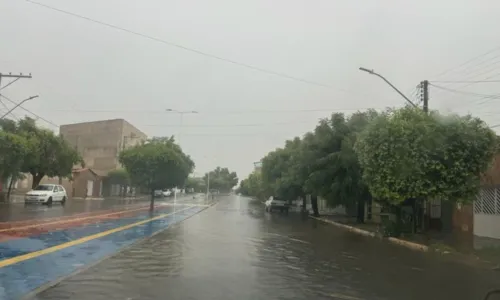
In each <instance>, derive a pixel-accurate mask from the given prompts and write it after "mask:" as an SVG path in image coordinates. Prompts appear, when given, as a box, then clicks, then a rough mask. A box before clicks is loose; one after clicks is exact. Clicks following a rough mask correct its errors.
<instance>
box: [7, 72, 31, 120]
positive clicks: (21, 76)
mask: <svg viewBox="0 0 500 300" xmlns="http://www.w3.org/2000/svg"><path fill="white" fill-rule="evenodd" d="M4 77H5V78H14V80H12V81H11V82H9V83H7V84H6V85H4V86H3V87H2V78H4ZM21 78H30V79H31V78H32V77H31V73H29V74H28V75H23V73H19V75H16V74H12V73H9V74H3V73H0V90H3V89H5V88H6V87H8V86H9V85H11V84H13V83H14V82H16V81H18V80H19V79H21ZM1 95H2V94H0V96H1ZM36 97H38V96H36ZM36 97H31V98H28V99H26V100H24V101H22V102H21V103H19V104H17V105H16V106H14V108H12V109H11V110H9V111H8V112H7V113H6V114H5V115H3V116H2V117H1V118H0V119H3V118H4V117H6V116H7V115H8V114H10V113H11V112H12V111H13V110H14V109H15V108H17V107H18V106H20V105H21V104H22V103H23V102H25V101H28V100H31V99H33V98H36ZM0 102H2V100H0ZM4 106H5V104H4ZM5 108H7V106H5Z"/></svg>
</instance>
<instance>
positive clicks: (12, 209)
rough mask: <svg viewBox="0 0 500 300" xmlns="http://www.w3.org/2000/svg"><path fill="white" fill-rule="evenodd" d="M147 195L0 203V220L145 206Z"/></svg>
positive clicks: (70, 214)
mask: <svg viewBox="0 0 500 300" xmlns="http://www.w3.org/2000/svg"><path fill="white" fill-rule="evenodd" d="M161 200H162V199H160V201H161ZM148 204H149V199H148V197H143V198H139V199H133V200H131V199H125V198H119V197H114V198H107V199H104V200H83V199H82V200H77V199H72V200H71V201H68V202H67V203H66V204H65V205H61V204H60V203H54V204H53V205H52V206H50V207H49V206H47V205H42V204H29V205H24V203H0V222H13V221H14V222H17V221H32V220H38V219H46V218H58V217H66V216H75V215H78V214H88V213H93V212H100V211H113V210H119V209H126V208H131V207H141V206H147V205H148Z"/></svg>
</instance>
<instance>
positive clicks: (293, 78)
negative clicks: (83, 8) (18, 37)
mask: <svg viewBox="0 0 500 300" xmlns="http://www.w3.org/2000/svg"><path fill="white" fill-rule="evenodd" d="M25 1H26V2H28V3H31V4H35V5H38V6H40V7H43V8H46V9H49V10H53V11H57V12H60V13H63V14H66V15H69V16H72V17H76V18H79V19H82V20H86V21H89V22H92V23H95V24H99V25H102V26H105V27H109V28H112V29H115V30H119V31H122V32H126V33H129V34H132V35H135V36H139V37H143V38H146V39H149V40H152V41H155V42H159V43H162V44H165V45H168V46H171V47H175V48H178V49H182V50H185V51H189V52H192V53H196V54H199V55H203V56H206V57H210V58H213V59H217V60H220V61H224V62H226V63H230V64H234V65H238V66H241V67H244V68H247V69H251V70H254V71H258V72H262V73H267V74H271V75H274V76H278V77H283V78H287V79H290V80H294V81H299V82H302V83H306V84H310V85H316V86H321V87H325V88H333V89H336V90H339V91H342V92H346V93H353V91H350V90H347V89H342V88H334V87H333V86H331V85H327V84H324V83H319V82H315V81H311V80H307V79H303V78H300V77H295V76H292V75H288V74H285V73H281V72H277V71H273V70H269V69H264V68H261V67H257V66H254V65H250V64H246V63H242V62H238V61H236V60H232V59H228V58H224V57H222V56H218V55H215V54H210V53H207V52H204V51H201V50H197V49H194V48H190V47H187V46H183V45H180V44H177V43H173V42H169V41H166V40H163V39H160V38H157V37H154V36H151V35H147V34H143V33H140V32H137V31H133V30H130V29H126V28H123V27H120V26H117V25H113V24H110V23H106V22H103V21H99V20H96V19H92V18H89V17H86V16H83V15H79V14H76V13H73V12H70V11H66V10H62V9H59V8H56V7H53V6H50V5H47V4H43V3H40V2H36V1H32V0H25Z"/></svg>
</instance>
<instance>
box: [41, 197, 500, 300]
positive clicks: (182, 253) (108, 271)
mask: <svg viewBox="0 0 500 300" xmlns="http://www.w3.org/2000/svg"><path fill="white" fill-rule="evenodd" d="M495 287H496V288H500V272H498V271H492V270H487V269H483V268H480V267H471V266H468V265H465V264H462V263H460V262H454V261H453V260H451V259H446V258H443V257H441V256H437V255H432V254H425V253H420V252H414V251H411V250H407V249H405V248H401V247H399V246H396V245H392V244H388V243H386V242H384V241H379V240H376V239H372V238H367V237H362V236H358V235H354V234H352V233H349V232H346V231H344V230H341V229H338V228H335V227H332V226H330V225H326V224H323V223H320V222H318V221H315V220H313V219H304V218H302V217H301V216H299V215H295V214H292V213H290V214H289V215H288V216H287V215H281V214H273V215H270V214H267V213H264V211H263V207H262V205H261V204H260V203H256V202H253V201H250V200H249V199H248V198H242V197H237V196H230V197H226V198H221V199H220V200H219V203H218V204H217V205H215V206H213V207H211V208H208V209H206V210H205V211H203V212H201V213H199V214H197V215H195V216H193V217H191V218H189V219H187V220H185V221H184V222H182V223H180V224H177V225H174V226H173V227H171V228H169V229H167V230H165V231H163V232H162V233H160V234H157V235H155V236H154V237H152V238H150V239H149V240H146V241H145V242H142V243H140V244H137V245H135V246H133V247H131V248H128V249H127V250H125V251H123V252H121V253H119V254H117V255H116V256H114V257H112V258H110V259H107V260H105V261H103V262H101V263H100V264H98V265H96V266H94V267H92V268H90V269H87V270H86V271H83V272H81V273H79V274H77V275H75V276H73V277H70V278H68V279H66V280H64V281H63V282H61V283H60V284H59V285H57V286H56V287H54V288H51V289H49V290H46V291H44V292H42V293H41V294H39V295H38V296H37V299H92V300H98V299H106V300H109V299H129V300H131V299H186V300H187V299H203V300H208V299H217V300H226V299H231V300H233V299H348V300H353V299H391V300H393V299H394V300H401V299H429V300H430V299H457V300H461V299H464V300H475V299H483V298H482V297H481V296H483V297H484V294H485V293H486V291H488V290H490V289H492V288H495Z"/></svg>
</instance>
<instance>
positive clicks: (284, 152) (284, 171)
mask: <svg viewBox="0 0 500 300" xmlns="http://www.w3.org/2000/svg"><path fill="white" fill-rule="evenodd" d="M301 146H302V141H301V140H300V138H298V137H297V138H295V139H293V140H289V141H286V143H285V147H284V148H278V149H276V150H275V151H272V152H270V153H268V154H267V155H266V156H265V157H264V158H263V159H262V169H261V172H262V185H263V189H264V191H265V193H266V196H274V197H277V198H281V199H283V200H288V201H292V200H297V199H298V198H299V197H304V196H305V193H304V178H302V177H303V176H301V175H302V172H301V171H302V167H303V164H302V157H301V154H302V152H301Z"/></svg>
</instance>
